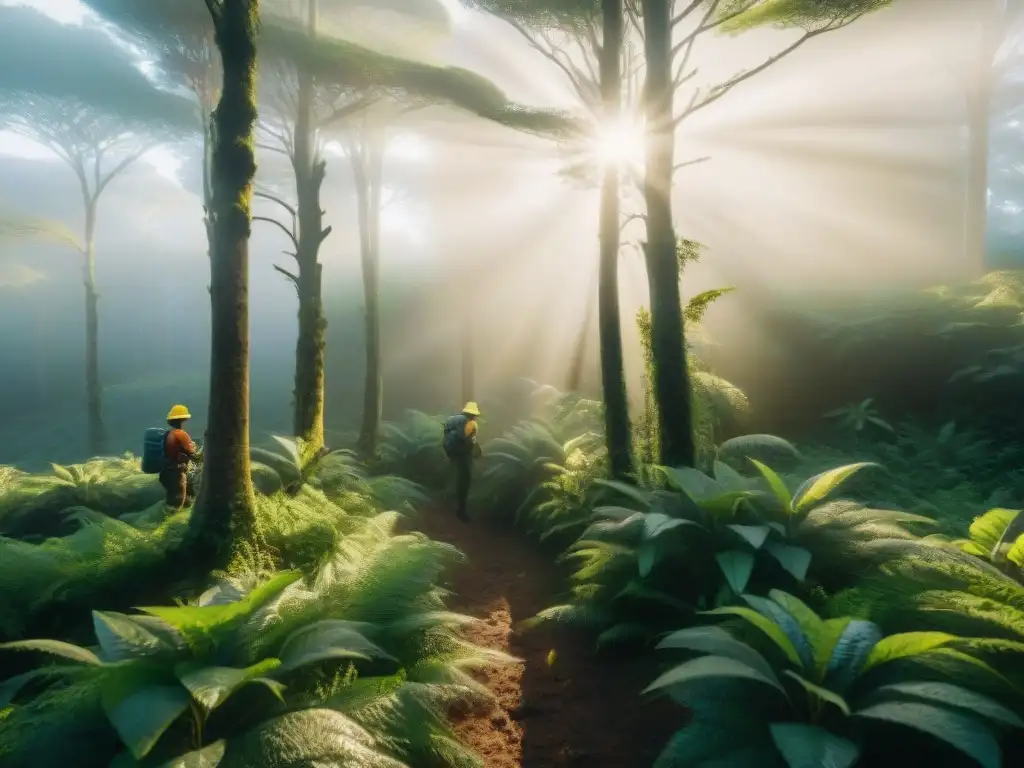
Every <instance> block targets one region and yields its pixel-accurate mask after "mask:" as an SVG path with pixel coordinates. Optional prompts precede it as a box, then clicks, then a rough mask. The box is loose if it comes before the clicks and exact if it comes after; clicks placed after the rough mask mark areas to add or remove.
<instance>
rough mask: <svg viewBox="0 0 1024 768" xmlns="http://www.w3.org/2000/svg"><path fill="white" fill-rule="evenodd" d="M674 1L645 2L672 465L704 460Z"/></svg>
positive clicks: (648, 249)
mask: <svg viewBox="0 0 1024 768" xmlns="http://www.w3.org/2000/svg"><path fill="white" fill-rule="evenodd" d="M671 11H672V3H671V2H670V0H643V20H644V51H645V54H646V66H647V74H646V80H645V83H644V93H645V100H644V101H645V113H646V115H645V116H646V119H647V129H646V130H647V135H646V140H647V147H646V162H645V169H644V185H643V195H644V204H645V207H646V209H647V242H646V244H645V246H644V256H645V260H646V262H647V284H648V287H649V290H650V298H651V349H652V351H653V354H654V391H655V393H656V395H657V399H658V421H659V425H658V434H659V441H660V447H661V454H660V457H659V461H660V462H661V463H662V464H664V465H667V466H672V467H692V466H694V465H695V464H696V460H697V457H696V450H695V448H694V441H693V414H692V412H691V405H690V380H689V379H690V377H689V371H688V370H687V367H686V354H685V349H686V344H685V340H684V336H683V312H682V301H681V299H680V296H679V263H678V259H677V256H676V235H675V229H674V226H673V223H672V171H673V164H674V159H673V158H674V155H675V133H674V127H673V95H674V90H675V89H674V87H673V84H672V78H673V72H672V23H671Z"/></svg>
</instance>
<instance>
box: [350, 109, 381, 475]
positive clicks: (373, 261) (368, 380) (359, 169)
mask: <svg viewBox="0 0 1024 768" xmlns="http://www.w3.org/2000/svg"><path fill="white" fill-rule="evenodd" d="M349 156H350V158H351V161H352V171H353V174H354V176H355V182H356V199H357V204H358V209H359V211H358V212H359V253H360V262H361V265H362V270H363V300H364V302H365V305H366V322H365V326H364V327H365V332H366V336H365V339H366V377H365V382H364V386H363V420H362V425H361V426H360V428H359V440H358V443H357V450H358V452H359V455H360V456H362V457H363V458H365V459H372V458H373V457H374V456H375V455H376V453H377V439H378V437H379V435H380V421H381V409H382V406H383V393H384V379H383V373H382V369H381V344H380V208H381V188H382V186H383V180H384V142H383V141H382V140H381V138H380V137H379V136H374V135H373V129H372V128H371V129H369V130H367V131H366V132H365V133H364V136H363V138H362V140H361V142H360V143H359V144H358V146H355V147H354V149H353V150H352V151H351V152H350V155H349Z"/></svg>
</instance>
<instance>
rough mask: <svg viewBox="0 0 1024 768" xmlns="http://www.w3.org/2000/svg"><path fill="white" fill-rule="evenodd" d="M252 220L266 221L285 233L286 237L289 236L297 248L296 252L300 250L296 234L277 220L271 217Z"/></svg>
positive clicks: (256, 217)
mask: <svg viewBox="0 0 1024 768" xmlns="http://www.w3.org/2000/svg"><path fill="white" fill-rule="evenodd" d="M252 220H253V221H265V222H267V223H268V224H273V225H274V226H275V227H277V228H278V229H280V230H281V231H282V232H284V233H285V234H286V235H288V239H289V240H291V241H292V244H293V245H294V246H295V250H296V251H298V250H299V239H298V238H297V237H296V236H295V233H294V232H292V231H291V230H289V229H288V227H286V226H285V225H284V224H282V223H281V222H280V221H278V220H277V219H272V218H270V217H269V216H253V217H252Z"/></svg>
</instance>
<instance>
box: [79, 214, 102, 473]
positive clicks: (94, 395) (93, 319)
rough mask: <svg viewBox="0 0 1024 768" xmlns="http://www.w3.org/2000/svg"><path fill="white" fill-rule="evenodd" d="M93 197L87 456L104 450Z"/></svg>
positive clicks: (88, 250) (87, 268)
mask: <svg viewBox="0 0 1024 768" xmlns="http://www.w3.org/2000/svg"><path fill="white" fill-rule="evenodd" d="M95 239H96V198H95V197H92V196H88V197H86V200H85V254H84V257H85V265H84V273H85V274H84V278H85V279H84V282H85V402H86V415H87V418H88V430H87V434H88V439H89V455H91V456H101V455H102V454H103V453H105V452H106V450H107V429H106V425H105V424H104V423H103V386H102V385H101V384H100V315H99V300H100V296H99V293H98V292H97V291H96V244H95Z"/></svg>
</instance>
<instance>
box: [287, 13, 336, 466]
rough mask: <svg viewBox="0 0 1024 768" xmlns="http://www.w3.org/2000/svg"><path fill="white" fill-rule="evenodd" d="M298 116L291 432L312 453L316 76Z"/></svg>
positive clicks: (317, 389) (302, 92)
mask: <svg viewBox="0 0 1024 768" xmlns="http://www.w3.org/2000/svg"><path fill="white" fill-rule="evenodd" d="M308 3H309V4H308V6H307V7H308V18H307V29H308V30H309V34H310V36H313V35H315V34H316V29H317V0H308ZM298 76H299V93H298V110H297V114H296V120H295V149H294V153H293V156H292V166H293V168H294V171H295V189H296V193H297V198H298V214H299V215H298V219H299V233H298V234H299V237H298V240H299V247H298V253H297V254H296V261H297V263H298V278H299V279H298V284H297V286H296V287H297V289H298V294H299V334H298V341H297V343H296V346H295V390H294V392H293V396H294V399H295V401H294V405H295V412H294V417H293V425H292V428H293V431H294V432H295V435H296V436H298V437H301V438H302V439H303V441H304V442H305V445H306V449H307V451H308V452H309V453H311V454H315V453H317V452H319V451H320V450H321V449H322V448H323V447H324V346H325V343H324V334H325V331H326V328H327V321H326V319H325V317H324V312H323V293H322V273H323V267H322V265H321V264H320V261H319V256H320V244H321V243H322V242H323V240H324V238H325V237H326V236H327V234H328V232H329V230H324V228H323V211H322V210H321V208H320V188H321V186H322V185H323V181H324V173H325V165H324V162H323V160H321V159H320V158H319V156H318V152H317V131H316V123H315V119H316V118H315V115H314V101H315V83H314V80H313V75H312V73H311V72H309V71H308V70H306V69H302V68H300V70H299V73H298Z"/></svg>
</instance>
